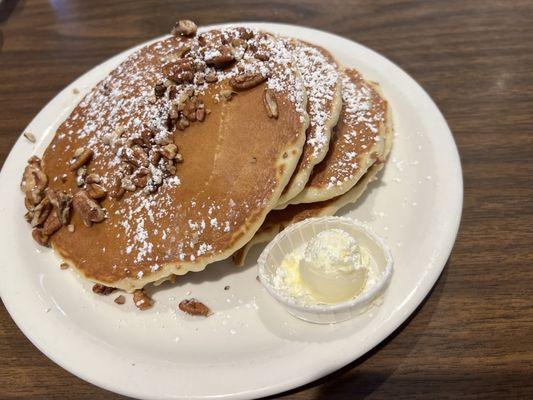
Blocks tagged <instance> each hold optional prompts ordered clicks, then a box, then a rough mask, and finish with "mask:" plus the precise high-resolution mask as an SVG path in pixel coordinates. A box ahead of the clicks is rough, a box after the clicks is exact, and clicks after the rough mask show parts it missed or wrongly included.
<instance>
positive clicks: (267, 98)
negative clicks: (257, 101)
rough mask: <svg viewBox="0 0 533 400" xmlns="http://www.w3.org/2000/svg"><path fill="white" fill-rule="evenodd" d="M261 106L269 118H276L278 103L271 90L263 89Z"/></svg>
mask: <svg viewBox="0 0 533 400" xmlns="http://www.w3.org/2000/svg"><path fill="white" fill-rule="evenodd" d="M263 104H264V105H265V108H266V112H267V115H268V117H269V118H275V119H277V118H278V102H277V101H276V95H275V94H274V91H273V90H272V89H265V91H264V92H263Z"/></svg>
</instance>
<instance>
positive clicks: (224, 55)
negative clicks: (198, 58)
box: [204, 46, 235, 68]
mask: <svg viewBox="0 0 533 400" xmlns="http://www.w3.org/2000/svg"><path fill="white" fill-rule="evenodd" d="M204 61H205V63H206V64H207V65H209V66H213V67H215V68H224V67H226V66H228V65H229V64H230V63H232V62H233V61H235V54H233V49H232V48H231V47H230V46H220V47H219V48H218V49H215V50H209V51H208V52H207V54H206V56H205V58H204Z"/></svg>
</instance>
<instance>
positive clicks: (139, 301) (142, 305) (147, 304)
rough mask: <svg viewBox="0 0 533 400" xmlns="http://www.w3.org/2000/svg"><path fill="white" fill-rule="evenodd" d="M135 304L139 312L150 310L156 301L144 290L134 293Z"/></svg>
mask: <svg viewBox="0 0 533 400" xmlns="http://www.w3.org/2000/svg"><path fill="white" fill-rule="evenodd" d="M133 302H134V303H135V305H136V306H137V308H138V309H139V310H142V311H144V310H148V309H149V308H151V307H152V306H153V305H154V300H152V298H151V297H150V296H148V295H147V294H146V292H145V291H144V290H143V289H140V290H136V291H135V292H133Z"/></svg>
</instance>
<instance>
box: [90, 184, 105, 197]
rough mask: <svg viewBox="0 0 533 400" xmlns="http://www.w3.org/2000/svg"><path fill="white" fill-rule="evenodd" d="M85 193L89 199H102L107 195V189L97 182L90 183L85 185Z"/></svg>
mask: <svg viewBox="0 0 533 400" xmlns="http://www.w3.org/2000/svg"><path fill="white" fill-rule="evenodd" d="M87 194H88V195H89V197H90V198H91V199H95V200H97V199H102V198H104V197H105V196H106V195H107V191H106V190H105V189H104V188H103V187H102V186H101V185H99V184H98V183H90V184H88V185H87Z"/></svg>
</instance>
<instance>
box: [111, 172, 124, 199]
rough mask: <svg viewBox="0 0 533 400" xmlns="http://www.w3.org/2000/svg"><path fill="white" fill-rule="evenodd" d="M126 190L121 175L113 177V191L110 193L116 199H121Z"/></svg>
mask: <svg viewBox="0 0 533 400" xmlns="http://www.w3.org/2000/svg"><path fill="white" fill-rule="evenodd" d="M125 191H126V190H125V189H124V188H123V187H122V178H121V177H120V176H119V175H115V176H114V177H113V183H112V185H111V192H110V193H109V195H110V196H111V197H112V198H114V199H121V198H122V196H124V192H125Z"/></svg>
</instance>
